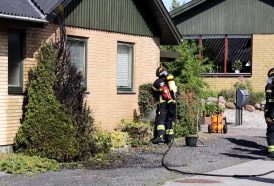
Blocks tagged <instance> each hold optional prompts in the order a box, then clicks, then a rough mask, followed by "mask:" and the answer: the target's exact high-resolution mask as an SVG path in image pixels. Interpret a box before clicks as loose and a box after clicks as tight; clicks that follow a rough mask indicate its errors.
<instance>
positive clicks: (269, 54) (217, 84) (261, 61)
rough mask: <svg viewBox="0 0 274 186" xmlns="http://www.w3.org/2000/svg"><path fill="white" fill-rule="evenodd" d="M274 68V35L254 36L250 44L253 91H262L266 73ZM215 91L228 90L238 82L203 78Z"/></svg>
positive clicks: (217, 78) (220, 78)
mask: <svg viewBox="0 0 274 186" xmlns="http://www.w3.org/2000/svg"><path fill="white" fill-rule="evenodd" d="M272 67H274V34H254V35H253V42H252V76H251V77H246V78H245V79H248V80H250V81H251V83H252V86H253V88H254V90H255V91H259V92H261V91H264V86H265V83H266V79H267V72H268V70H269V69H270V68H272ZM204 79H205V80H206V82H208V84H209V85H210V87H212V88H213V89H215V90H221V89H229V88H232V87H233V84H234V83H236V82H237V81H238V77H211V78H204Z"/></svg>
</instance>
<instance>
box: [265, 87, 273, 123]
mask: <svg viewBox="0 0 274 186" xmlns="http://www.w3.org/2000/svg"><path fill="white" fill-rule="evenodd" d="M265 98H266V104H265V118H271V119H274V86H273V84H272V83H268V84H267V85H266V86H265Z"/></svg>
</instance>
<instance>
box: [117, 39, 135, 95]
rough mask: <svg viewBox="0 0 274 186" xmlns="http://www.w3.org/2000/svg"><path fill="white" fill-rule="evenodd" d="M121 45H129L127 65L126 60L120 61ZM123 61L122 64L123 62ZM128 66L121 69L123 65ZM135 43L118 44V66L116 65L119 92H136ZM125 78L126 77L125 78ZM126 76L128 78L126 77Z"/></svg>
mask: <svg viewBox="0 0 274 186" xmlns="http://www.w3.org/2000/svg"><path fill="white" fill-rule="evenodd" d="M119 47H127V48H128V49H129V51H128V54H129V55H128V64H127V66H126V65H125V62H124V64H123V62H120V63H119V58H120V57H121V56H120V55H119ZM121 63H122V64H121ZM122 66H126V67H127V69H123V70H124V71H121V70H122V69H121V67H122ZM133 69H134V44H133V43H123V42H118V44H117V67H116V84H117V92H118V93H134V92H133V91H134V86H133V85H134V74H133V72H134V70H133ZM123 78H124V79H123ZM125 78H126V79H125Z"/></svg>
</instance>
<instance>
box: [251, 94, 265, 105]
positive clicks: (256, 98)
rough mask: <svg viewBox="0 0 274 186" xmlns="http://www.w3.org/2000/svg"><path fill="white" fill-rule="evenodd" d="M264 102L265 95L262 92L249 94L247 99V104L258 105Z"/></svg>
mask: <svg viewBox="0 0 274 186" xmlns="http://www.w3.org/2000/svg"><path fill="white" fill-rule="evenodd" d="M263 100H265V93H264V92H253V91H252V92H251V93H250V97H249V104H251V105H254V104H256V103H260V102H261V101H263Z"/></svg>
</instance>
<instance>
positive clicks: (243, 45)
mask: <svg viewBox="0 0 274 186" xmlns="http://www.w3.org/2000/svg"><path fill="white" fill-rule="evenodd" d="M251 58H252V56H251V38H228V72H230V73H232V72H234V71H233V70H232V64H233V63H234V62H235V61H237V60H240V61H241V62H242V66H243V68H242V69H241V70H240V72H243V73H251Z"/></svg>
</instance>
